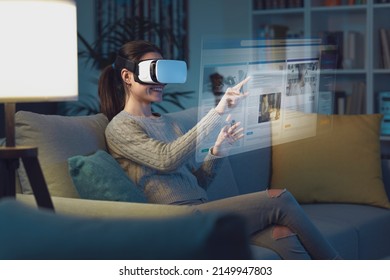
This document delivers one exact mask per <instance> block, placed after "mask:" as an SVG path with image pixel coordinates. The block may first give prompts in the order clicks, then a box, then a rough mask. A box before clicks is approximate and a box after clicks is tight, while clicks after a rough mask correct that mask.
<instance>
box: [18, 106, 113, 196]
mask: <svg viewBox="0 0 390 280" xmlns="http://www.w3.org/2000/svg"><path fill="white" fill-rule="evenodd" d="M107 123H108V120H107V118H106V117H105V116H104V115H103V114H97V115H93V116H81V117H80V116H78V117H65V116H57V115H42V114H37V113H31V112H25V111H18V112H17V113H16V115H15V124H16V144H17V145H22V146H35V147H38V159H39V161H40V164H41V168H42V172H43V175H44V176H45V179H46V183H47V185H48V188H49V191H50V194H51V195H52V196H64V197H78V194H77V191H76V189H75V188H74V185H73V183H72V180H71V177H70V175H69V172H68V162H67V160H68V158H69V157H71V156H75V155H87V154H91V153H93V152H95V151H96V150H98V149H101V150H105V149H106V142H105V138H104V131H105V128H106V126H107ZM18 175H19V178H20V183H21V187H22V192H23V193H31V192H32V191H31V186H30V184H29V182H28V179H27V175H26V172H25V170H24V169H23V166H21V168H19V170H18Z"/></svg>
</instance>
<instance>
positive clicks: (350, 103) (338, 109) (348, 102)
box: [333, 82, 366, 115]
mask: <svg viewBox="0 0 390 280" xmlns="http://www.w3.org/2000/svg"><path fill="white" fill-rule="evenodd" d="M333 112H334V114H338V115H344V114H347V115H356V114H365V113H366V84H365V83H364V82H355V83H353V85H352V92H351V93H350V94H347V93H346V92H345V91H335V93H334V98H333Z"/></svg>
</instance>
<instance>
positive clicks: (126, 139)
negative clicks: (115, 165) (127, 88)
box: [106, 109, 225, 204]
mask: <svg viewBox="0 0 390 280" xmlns="http://www.w3.org/2000/svg"><path fill="white" fill-rule="evenodd" d="M224 124H225V122H224V121H223V119H222V117H221V116H220V115H219V114H218V113H217V112H216V111H215V110H214V109H212V110H210V112H209V113H208V114H207V115H206V116H205V117H204V118H202V119H201V120H200V121H199V122H198V124H197V125H196V126H195V127H194V128H192V129H190V130H189V131H188V132H185V129H184V127H183V126H182V125H181V124H180V120H174V119H172V118H171V117H169V116H166V115H162V116H160V117H140V116H133V115H131V114H129V113H127V112H125V111H122V112H120V113H119V114H118V115H116V116H115V117H114V118H113V119H112V120H111V122H110V123H109V124H108V126H107V129H106V139H107V144H108V149H109V152H110V153H111V155H112V156H113V157H114V158H115V159H116V160H117V161H118V162H119V164H120V165H121V166H122V168H123V169H124V170H125V172H126V173H127V175H128V176H129V177H130V179H131V180H132V181H133V182H134V183H135V184H136V185H137V186H138V187H139V188H140V189H141V190H142V191H143V192H144V193H145V195H146V197H147V198H148V201H149V202H152V203H162V204H174V203H186V202H191V201H198V200H200V201H203V202H204V201H207V194H206V191H205V190H206V189H207V186H208V184H209V183H210V181H211V180H212V179H213V177H214V176H215V172H216V170H217V168H218V166H219V165H220V159H219V158H217V157H214V156H213V155H212V154H211V153H209V154H208V155H207V157H206V160H205V161H204V162H202V163H197V162H196V161H195V150H196V144H197V137H199V138H198V141H202V140H204V139H205V138H206V137H207V136H208V135H209V134H210V133H211V132H212V131H215V130H216V129H220V128H221V127H222V125H224Z"/></svg>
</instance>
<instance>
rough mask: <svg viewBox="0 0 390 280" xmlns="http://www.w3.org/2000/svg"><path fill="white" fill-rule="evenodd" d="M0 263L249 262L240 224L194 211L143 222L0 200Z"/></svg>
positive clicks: (234, 218)
mask: <svg viewBox="0 0 390 280" xmlns="http://www.w3.org/2000/svg"><path fill="white" fill-rule="evenodd" d="M0 228H1V230H0V240H2V242H1V243H0V259H10V260H33V259H39V260H76V259H77V260H84V259H85V260H93V259H103V260H109V259H112V260H119V259H121V260H131V259H135V260H137V259H138V260H143V259H153V260H158V259H170V260H175V259H249V258H251V253H250V247H249V240H248V237H247V234H246V231H245V225H244V223H243V220H242V219H241V218H240V217H238V216H234V215H230V214H219V213H208V214H204V213H196V214H190V215H178V216H171V217H166V218H162V217H158V218H148V219H103V218H100V219H97V218H82V217H76V216H67V215H62V214H55V213H52V212H50V211H47V210H38V209H36V208H31V207H29V206H26V205H24V204H22V203H21V202H18V201H15V200H4V199H3V200H0Z"/></svg>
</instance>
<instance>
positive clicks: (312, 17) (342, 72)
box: [251, 0, 390, 138]
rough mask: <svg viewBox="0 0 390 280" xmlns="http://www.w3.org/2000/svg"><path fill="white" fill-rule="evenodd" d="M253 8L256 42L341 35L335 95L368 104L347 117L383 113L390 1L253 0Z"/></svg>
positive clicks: (388, 82) (388, 88)
mask: <svg viewBox="0 0 390 280" xmlns="http://www.w3.org/2000/svg"><path fill="white" fill-rule="evenodd" d="M252 4H253V10H252V23H251V27H252V30H253V36H254V37H255V38H259V37H262V38H272V37H274V38H277V37H279V38H281V37H287V38H309V37H321V38H329V37H327V36H336V37H337V36H340V38H339V39H338V40H339V41H340V42H342V44H341V45H342V46H341V48H340V53H339V54H340V57H341V61H340V65H339V66H338V68H337V69H336V70H335V71H334V73H335V77H336V85H335V91H336V92H338V93H343V94H342V96H344V97H343V98H346V99H347V100H345V101H346V103H348V102H351V100H355V99H362V101H363V105H362V106H361V107H359V108H357V109H356V108H354V109H353V110H350V107H349V108H346V109H345V111H344V113H349V114H357V113H368V114H372V113H380V112H382V110H381V108H380V106H379V98H380V96H381V94H382V93H383V92H390V57H389V56H390V49H389V48H390V20H389V19H388V18H389V14H390V0H275V1H272V0H253V3H252ZM381 32H382V33H381ZM381 34H382V36H381ZM381 37H382V39H381ZM331 38H334V37H331ZM383 38H386V40H384V39H383ZM357 94H358V95H359V96H356V95H357ZM389 118H390V116H389ZM389 137H390V136H388V137H387V138H389Z"/></svg>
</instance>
